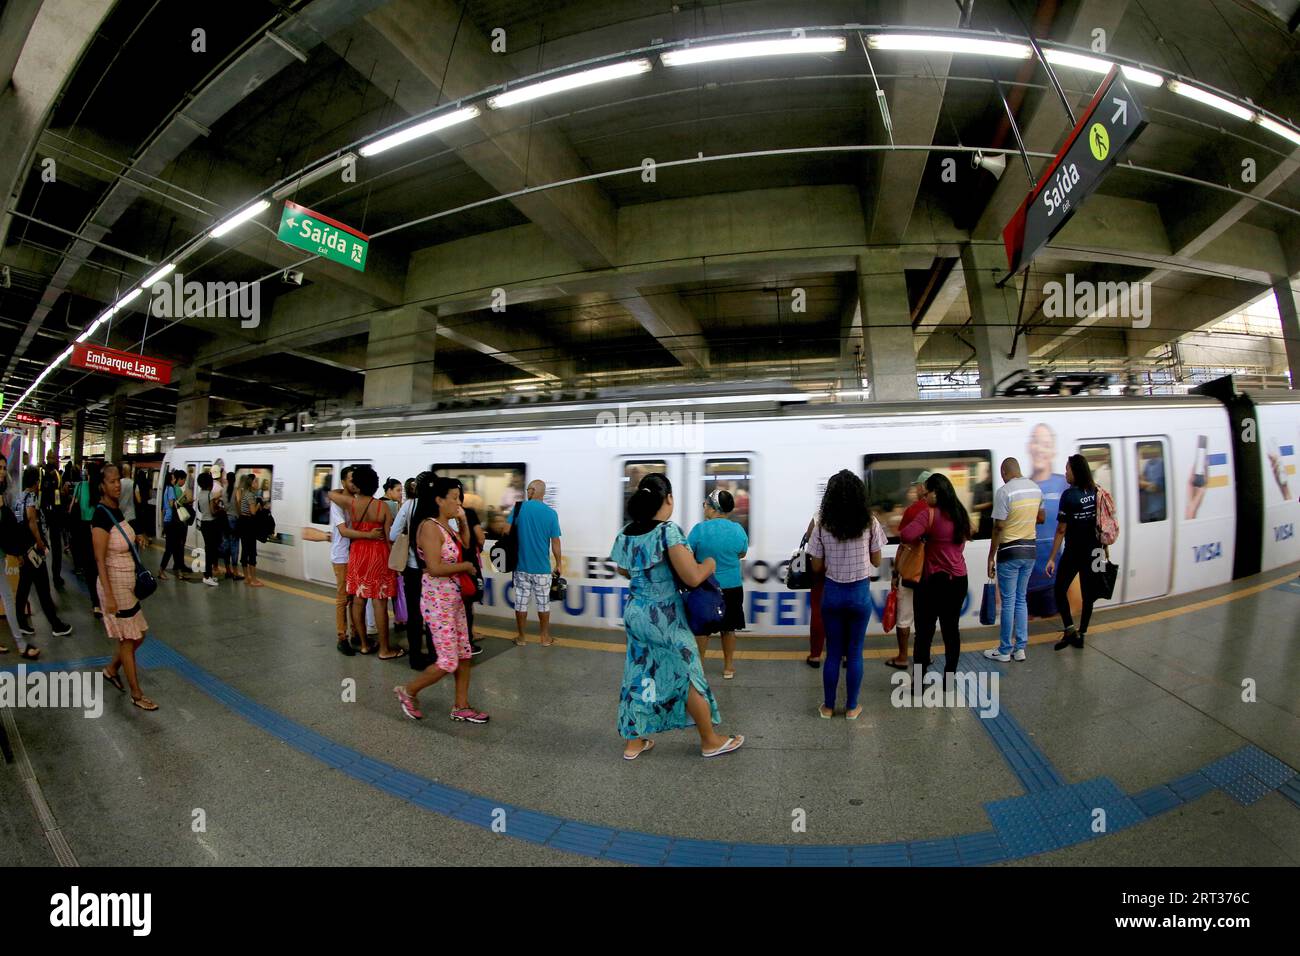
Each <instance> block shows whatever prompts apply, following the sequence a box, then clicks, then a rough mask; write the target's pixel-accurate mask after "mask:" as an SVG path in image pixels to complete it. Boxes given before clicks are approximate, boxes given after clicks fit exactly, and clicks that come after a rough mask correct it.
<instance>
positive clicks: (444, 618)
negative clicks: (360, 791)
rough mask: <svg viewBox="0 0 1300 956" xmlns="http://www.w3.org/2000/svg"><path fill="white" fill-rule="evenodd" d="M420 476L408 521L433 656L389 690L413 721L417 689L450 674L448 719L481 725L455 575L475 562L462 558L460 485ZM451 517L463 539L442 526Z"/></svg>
mask: <svg viewBox="0 0 1300 956" xmlns="http://www.w3.org/2000/svg"><path fill="white" fill-rule="evenodd" d="M420 479H421V480H420V484H419V486H418V487H417V489H416V492H417V495H418V498H419V500H418V502H417V504H416V506H415V515H414V517H413V518H412V520H411V524H412V526H413V527H414V528H415V529H416V530H415V536H416V538H415V540H416V549H417V550H416V554H417V556H418V557H419V559H420V564H421V565H423V567H424V576H423V578H422V579H421V590H420V612H421V614H422V615H423V616H424V621H425V624H426V625H428V628H429V632H430V636H431V637H432V639H433V649H434V652H435V653H436V654H437V655H438V659H437V660H436V661H435V662H434V663H432V664H430V665H429V666H428V667H426V668H425V669H424V671H423V673H421V674H419V675H418V676H416V677H415V679H413V680H412V681H411V682H410V683H409V684H407V685H406V686H404V687H403V686H400V685H399V686H397V687H394V688H393V693H395V694H396V695H397V700H398V702H399V703H400V704H401V705H402V713H404V714H406V716H407V717H410V718H411V719H412V720H419V719H420V718H421V717H423V716H424V714H422V713H421V712H420V710H419V706H418V703H417V701H416V697H417V696H418V695H419V693H420V691H422V690H424V689H425V688H426V687H432V686H433V685H434V684H436V683H438V681H440V680H442V679H443V678H444V677H446V676H447V675H448V674H455V675H456V699H455V705H454V706H453V708H452V711H451V719H452V720H464V721H468V722H470V723H472V724H486V723H487V722H488V715H487V714H484V713H481V712H480V711H477V710H475V709H474V708H472V707H471V706H470V705H469V675H470V666H469V661H470V658H471V657H473V656H474V651H473V649H472V648H471V647H470V644H469V627H468V625H467V623H466V619H465V602H464V600H463V598H462V596H461V590H460V583H459V581H458V579H457V575H460V574H473V573H474V565H473V564H472V563H471V562H469V561H466V560H465V553H464V549H465V548H466V547H468V544H469V542H468V541H467V540H466V538H468V532H469V522H467V521H466V520H465V510H464V508H462V507H461V500H460V496H461V484H460V482H459V481H456V480H455V479H454V478H438V477H435V476H434V475H431V474H425V475H421V476H420ZM452 518H456V519H457V522H456V524H457V527H459V528H462V529H464V531H462V534H463V535H465V538H462V537H461V536H460V535H458V534H457V533H456V532H454V531H452V530H451V529H450V528H449V527H448V526H447V522H448V521H450V520H451V519H452Z"/></svg>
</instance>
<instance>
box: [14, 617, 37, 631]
mask: <svg viewBox="0 0 1300 956" xmlns="http://www.w3.org/2000/svg"><path fill="white" fill-rule="evenodd" d="M18 630H19V632H20V633H22V634H35V633H36V628H34V627H32V622H31V621H24V620H23V619H22V618H19V619H18Z"/></svg>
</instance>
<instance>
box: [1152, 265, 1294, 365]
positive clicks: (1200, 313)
mask: <svg viewBox="0 0 1300 956" xmlns="http://www.w3.org/2000/svg"><path fill="white" fill-rule="evenodd" d="M1268 289H1269V287H1268V286H1266V285H1257V284H1255V283H1252V282H1235V281H1233V280H1232V279H1204V280H1201V281H1200V282H1197V283H1195V284H1194V285H1192V286H1191V287H1190V288H1162V287H1160V286H1155V287H1154V288H1153V296H1152V302H1151V313H1150V316H1151V324H1150V326H1148V327H1146V328H1138V327H1137V326H1136V325H1135V324H1132V323H1130V325H1131V326H1132V327H1130V328H1129V329H1128V330H1127V332H1126V334H1127V337H1128V347H1129V355H1130V356H1132V357H1133V358H1135V359H1143V358H1146V357H1154V356H1157V355H1159V354H1160V352H1161V350H1162V349H1163V348H1164V347H1165V346H1166V345H1167V344H1168V343H1170V342H1172V341H1176V340H1177V339H1179V338H1181V337H1182V336H1184V335H1186V334H1188V333H1189V332H1196V331H1199V330H1201V329H1203V328H1205V327H1206V326H1208V325H1213V324H1214V323H1215V322H1218V321H1220V320H1221V319H1225V318H1227V317H1228V316H1230V315H1233V314H1235V313H1237V312H1240V311H1241V310H1242V309H1243V308H1244V307H1245V306H1246V304H1247V303H1249V302H1250V301H1252V300H1253V299H1257V298H1259V297H1260V296H1261V295H1262V294H1264V293H1265V292H1267V291H1268Z"/></svg>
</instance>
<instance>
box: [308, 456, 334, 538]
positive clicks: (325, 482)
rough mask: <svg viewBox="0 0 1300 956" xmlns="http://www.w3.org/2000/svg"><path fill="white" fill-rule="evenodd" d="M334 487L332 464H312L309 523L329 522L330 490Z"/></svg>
mask: <svg viewBox="0 0 1300 956" xmlns="http://www.w3.org/2000/svg"><path fill="white" fill-rule="evenodd" d="M332 488H334V466H333V465H313V466H312V469H311V523H312V524H329V523H330V499H329V493H330V490H331V489H332Z"/></svg>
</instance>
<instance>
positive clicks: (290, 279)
mask: <svg viewBox="0 0 1300 956" xmlns="http://www.w3.org/2000/svg"><path fill="white" fill-rule="evenodd" d="M280 281H281V282H283V283H284V284H285V285H302V273H301V272H299V271H298V270H297V269H285V270H284V272H282V273H280Z"/></svg>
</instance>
